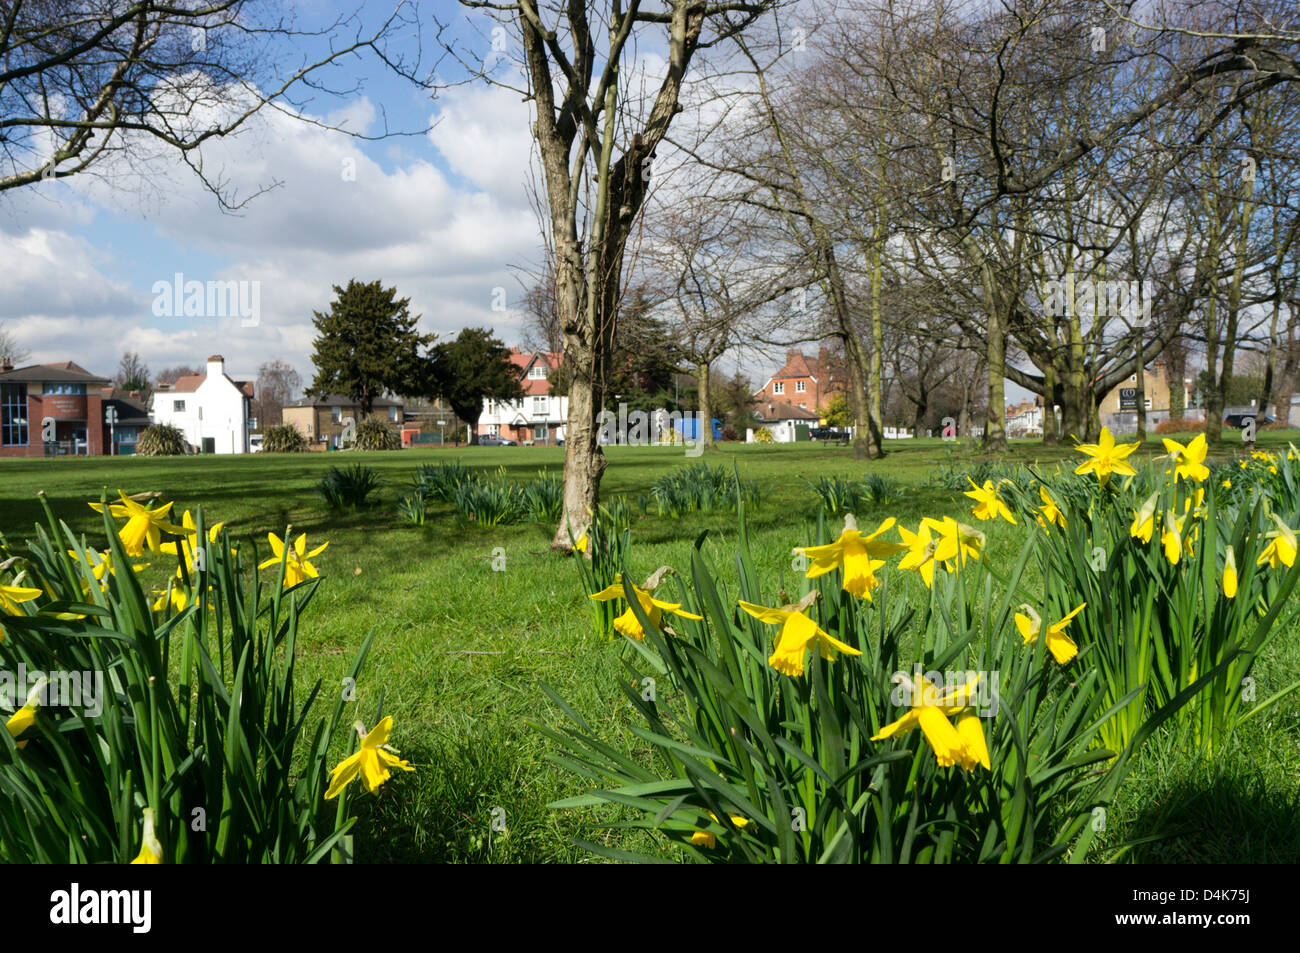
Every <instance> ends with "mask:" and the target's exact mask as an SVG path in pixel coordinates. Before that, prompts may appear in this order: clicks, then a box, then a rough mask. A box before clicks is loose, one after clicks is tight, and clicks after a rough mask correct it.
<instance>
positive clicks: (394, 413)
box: [388, 407, 397, 423]
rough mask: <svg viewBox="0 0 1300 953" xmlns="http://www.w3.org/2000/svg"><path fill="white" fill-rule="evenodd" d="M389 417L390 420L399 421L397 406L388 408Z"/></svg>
mask: <svg viewBox="0 0 1300 953" xmlns="http://www.w3.org/2000/svg"><path fill="white" fill-rule="evenodd" d="M388 419H389V420H390V421H392V422H393V423H397V408H396V407H389V408H388Z"/></svg>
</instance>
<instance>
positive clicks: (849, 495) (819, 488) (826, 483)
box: [808, 476, 866, 516]
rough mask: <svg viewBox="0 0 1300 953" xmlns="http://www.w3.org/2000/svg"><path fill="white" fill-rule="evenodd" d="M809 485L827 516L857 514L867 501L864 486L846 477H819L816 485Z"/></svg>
mask: <svg viewBox="0 0 1300 953" xmlns="http://www.w3.org/2000/svg"><path fill="white" fill-rule="evenodd" d="M808 485H809V486H810V487H812V489H813V492H814V493H816V494H817V501H818V503H819V504H820V506H821V508H822V510H823V511H825V513H826V515H827V516H842V515H844V514H846V513H857V512H858V511H859V510H860V509H862V505H863V503H864V502H865V500H866V493H865V492H864V487H863V485H862V484H861V483H859V482H858V481H856V480H850V479H846V478H845V477H840V476H834V477H827V476H819V477H818V478H817V482H816V483H811V482H810V483H809V484H808Z"/></svg>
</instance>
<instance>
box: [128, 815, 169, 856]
mask: <svg viewBox="0 0 1300 953" xmlns="http://www.w3.org/2000/svg"><path fill="white" fill-rule="evenodd" d="M143 813H144V832H143V833H142V834H141V835H140V853H138V854H136V857H135V860H133V861H131V863H133V864H161V863H162V844H160V843H159V842H158V835H157V834H156V833H155V832H154V827H153V808H151V807H146V808H145V809H144V812H143Z"/></svg>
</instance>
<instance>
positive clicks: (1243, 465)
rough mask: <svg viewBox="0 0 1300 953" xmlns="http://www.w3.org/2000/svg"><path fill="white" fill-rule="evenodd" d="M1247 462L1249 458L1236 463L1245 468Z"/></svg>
mask: <svg viewBox="0 0 1300 953" xmlns="http://www.w3.org/2000/svg"><path fill="white" fill-rule="evenodd" d="M1249 463H1250V461H1249V460H1242V461H1241V462H1240V463H1239V464H1238V466H1240V467H1241V468H1242V469H1243V470H1244V469H1246V466H1247V465H1248V464H1249Z"/></svg>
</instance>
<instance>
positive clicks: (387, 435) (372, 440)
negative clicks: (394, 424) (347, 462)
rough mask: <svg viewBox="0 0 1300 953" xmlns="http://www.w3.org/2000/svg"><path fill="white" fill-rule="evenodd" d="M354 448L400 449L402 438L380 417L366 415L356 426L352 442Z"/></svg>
mask: <svg viewBox="0 0 1300 953" xmlns="http://www.w3.org/2000/svg"><path fill="white" fill-rule="evenodd" d="M352 449H354V450H401V449H402V438H401V437H399V436H398V435H397V434H396V433H394V432H393V430H392V429H391V428H390V427H389V426H388V424H387V422H385V421H384V420H383V419H382V418H380V417H367V418H366V419H365V420H363V421H361V423H360V424H359V425H358V426H357V435H356V439H355V440H354V441H353V442H352Z"/></svg>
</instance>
